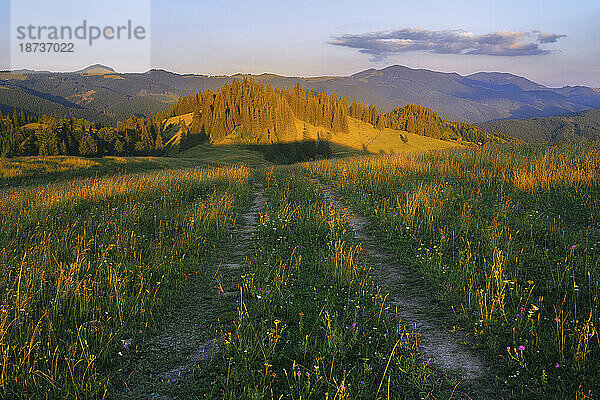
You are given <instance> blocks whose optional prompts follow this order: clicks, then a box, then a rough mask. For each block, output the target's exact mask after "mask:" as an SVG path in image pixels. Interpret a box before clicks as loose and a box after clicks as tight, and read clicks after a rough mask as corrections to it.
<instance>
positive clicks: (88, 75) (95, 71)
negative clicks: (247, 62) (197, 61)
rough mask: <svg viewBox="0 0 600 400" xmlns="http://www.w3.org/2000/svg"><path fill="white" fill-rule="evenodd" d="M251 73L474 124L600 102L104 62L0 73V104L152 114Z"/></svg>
mask: <svg viewBox="0 0 600 400" xmlns="http://www.w3.org/2000/svg"><path fill="white" fill-rule="evenodd" d="M243 77H250V78H252V79H254V80H258V81H264V82H266V83H270V84H271V85H272V86H273V87H276V88H292V87H293V86H294V84H295V83H296V82H300V83H301V85H302V86H303V87H304V88H306V89H312V90H314V91H315V92H318V91H324V92H327V93H336V94H338V95H340V96H345V97H346V98H347V99H348V101H349V102H351V101H352V100H354V99H356V100H358V101H361V102H362V103H363V104H364V103H366V104H373V105H375V106H377V107H378V109H379V110H380V111H382V112H385V111H388V110H391V109H392V108H395V107H398V106H402V105H405V104H418V105H422V106H426V107H430V108H433V109H435V110H437V111H438V113H439V114H440V115H441V116H442V117H444V118H445V119H449V120H458V121H463V122H470V123H481V122H486V121H494V120H503V119H522V118H532V117H549V116H558V115H564V114H568V113H574V112H579V111H583V110H587V109H590V108H600V89H596V88H590V87H586V86H565V87H562V88H549V87H546V86H543V85H541V84H539V83H536V82H533V81H531V80H528V79H526V78H524V77H520V76H516V75H512V74H508V73H499V72H479V73H475V74H472V75H467V76H463V75H459V74H457V73H444V72H436V71H430V70H426V69H412V68H408V67H404V66H399V65H394V66H390V67H387V68H383V69H368V70H366V71H362V72H359V73H356V74H353V75H350V76H343V77H328V76H324V77H311V78H301V77H286V76H280V75H274V74H261V75H247V74H236V75H231V76H206V75H195V74H177V73H174V72H169V71H165V70H159V69H152V70H150V71H147V72H144V73H118V72H116V71H114V69H112V68H110V67H107V66H103V65H100V64H96V65H92V66H90V67H88V68H85V69H82V70H79V71H75V72H67V73H56V72H49V71H30V70H20V71H10V72H2V73H0V111H2V112H3V113H8V112H12V110H13V109H15V108H17V109H24V111H26V112H28V113H32V114H37V115H39V114H57V115H68V114H72V115H74V116H77V117H83V118H87V119H90V120H98V121H101V122H104V123H114V121H116V120H119V119H123V118H127V117H130V116H132V115H137V116H149V115H153V114H155V113H156V112H159V111H163V110H166V109H168V108H169V107H171V106H173V105H174V104H175V103H176V101H177V98H178V97H179V96H181V95H186V94H189V93H193V92H197V91H202V90H208V89H210V90H213V91H215V90H218V89H219V88H220V87H222V86H223V85H225V84H226V83H230V82H231V81H232V80H234V79H241V78H243Z"/></svg>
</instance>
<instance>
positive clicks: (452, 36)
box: [0, 0, 600, 87]
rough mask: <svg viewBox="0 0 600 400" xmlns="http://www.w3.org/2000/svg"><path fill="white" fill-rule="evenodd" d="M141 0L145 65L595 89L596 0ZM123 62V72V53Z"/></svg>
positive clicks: (3, 15) (1, 19)
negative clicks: (475, 77)
mask: <svg viewBox="0 0 600 400" xmlns="http://www.w3.org/2000/svg"><path fill="white" fill-rule="evenodd" d="M40 1H41V0H40ZM87 1H88V2H89V3H99V2H97V1H94V2H92V1H90V0H87ZM147 1H151V13H150V15H151V23H150V25H151V57H150V64H151V67H153V68H163V69H166V70H170V71H175V72H179V73H198V74H206V75H229V74H234V73H238V72H242V73H263V72H269V73H276V74H281V75H288V76H321V75H329V76H341V75H349V74H352V73H356V72H359V71H362V70H365V69H368V68H384V67H386V66H389V65H394V64H400V65H405V66H408V67H412V68H426V69H431V70H436V71H443V72H458V73H460V74H463V75H465V74H470V73H474V72H479V71H500V72H510V73H513V74H517V75H521V76H525V77H527V78H529V79H531V80H534V81H536V82H539V83H542V84H545V85H548V86H554V87H557V86H563V85H578V84H581V85H587V86H593V87H600V29H599V28H600V23H599V21H600V1H598V0H572V1H548V0H545V1H542V0H518V1H513V0H508V1H503V0H496V1H490V0H477V1H472V0H446V1H433V0H418V1H417V0H411V1H401V0H390V1H388V0H370V1H354V0H345V1H337V0H333V1H328V0H318V1H315V0H303V1H296V0H285V1H284V0H279V1H271V0H221V1H214V0H211V1H205V0H202V1H184V0H147ZM81 2H83V3H85V2H86V0H82V1H81ZM8 3H9V0H0V9H1V10H5V9H6V8H8ZM109 8H110V7H109ZM62 11H63V10H61V12H62ZM108 11H109V12H112V13H114V12H115V10H114V9H109V10H108ZM7 15H10V14H9V13H7V12H0V67H2V65H1V62H2V61H4V64H7V60H6V59H7V58H8V56H7V52H6V48H7V46H8V41H7V37H8V36H9V34H8V30H9V28H8V26H9V25H10V21H9V19H10V17H8V16H7ZM97 62H99V63H103V60H97ZM81 67H83V66H81ZM130 68H133V66H130ZM120 69H121V70H122V71H123V72H130V71H126V70H127V69H128V65H127V60H126V59H124V60H122V63H121V64H120Z"/></svg>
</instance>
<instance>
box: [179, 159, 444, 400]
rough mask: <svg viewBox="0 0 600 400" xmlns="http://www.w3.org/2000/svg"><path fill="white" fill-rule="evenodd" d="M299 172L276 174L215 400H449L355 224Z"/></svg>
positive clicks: (227, 334)
mask: <svg viewBox="0 0 600 400" xmlns="http://www.w3.org/2000/svg"><path fill="white" fill-rule="evenodd" d="M296 171H297V170H294V169H291V170H285V169H284V170H281V169H280V170H275V171H273V170H271V171H268V172H267V189H266V193H267V196H268V204H267V207H266V210H265V211H264V213H263V214H262V216H261V220H260V224H259V230H258V232H257V236H256V238H255V241H254V244H255V255H254V256H253V257H251V258H250V265H249V267H248V270H247V271H246V273H245V275H244V276H242V279H243V281H242V283H241V284H240V287H239V293H238V296H237V298H238V300H240V302H239V307H238V313H237V315H236V317H235V320H234V321H233V323H232V324H231V326H230V327H229V330H225V331H224V333H223V336H224V343H225V346H224V353H223V354H222V359H221V362H220V364H219V365H218V368H215V369H211V371H218V372H213V373H215V374H217V376H216V377H215V378H214V379H215V380H216V381H217V382H218V384H217V385H216V386H215V387H214V388H213V393H212V394H211V395H212V396H213V397H215V398H226V399H239V398H261V399H262V398H276V399H279V398H294V399H309V398H320V399H350V398H356V399H362V398H381V399H388V398H389V399H393V398H426V397H428V396H432V395H436V396H439V395H441V396H442V398H444V397H446V398H447V397H448V396H449V393H450V392H451V390H452V388H453V386H452V385H450V384H449V383H448V382H446V383H444V382H445V381H444V380H443V379H442V378H440V377H439V376H438V375H437V374H434V372H433V370H432V369H430V368H429V367H428V366H426V360H425V359H423V358H422V357H421V355H420V352H419V344H418V340H417V335H415V333H414V332H413V331H412V330H410V328H409V329H407V328H406V327H405V326H404V325H403V324H402V323H401V322H400V321H398V318H397V316H396V315H394V312H393V308H392V307H390V304H389V303H387V302H386V293H385V291H383V290H382V289H381V287H379V286H378V285H377V284H376V283H375V282H374V280H373V278H372V277H371V274H370V271H369V267H368V264H365V263H364V258H363V256H362V250H361V248H360V245H359V244H358V243H356V241H355V239H354V238H353V236H352V234H351V231H350V230H349V228H348V225H347V224H346V221H345V220H344V218H343V217H341V216H340V214H339V213H338V212H337V211H336V210H335V209H334V208H333V207H332V205H330V204H329V203H328V202H327V201H326V200H325V198H324V196H323V194H322V193H321V192H320V191H319V190H318V189H317V188H316V187H315V186H312V185H311V184H310V183H309V182H308V181H307V180H306V179H303V178H298V177H295V176H294V175H296V173H295V172H296ZM219 374H220V375H219ZM205 393H206V392H202V391H201V392H198V393H193V392H192V393H189V392H188V393H186V394H187V395H190V396H194V395H197V396H199V397H201V396H202V395H203V394H205ZM209 397H210V396H209ZM438 398H439V397H438Z"/></svg>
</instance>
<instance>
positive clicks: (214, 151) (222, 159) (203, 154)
mask: <svg viewBox="0 0 600 400" xmlns="http://www.w3.org/2000/svg"><path fill="white" fill-rule="evenodd" d="M176 157H177V158H182V159H188V160H194V159H195V160H202V161H203V162H206V163H209V164H213V165H232V164H237V163H242V164H245V165H247V166H249V167H256V166H258V165H260V164H263V165H267V164H270V163H269V162H268V161H266V160H265V157H264V155H263V154H262V153H261V152H259V151H254V150H249V149H248V148H246V146H244V145H211V144H204V145H198V146H195V147H193V148H191V149H188V150H185V151H183V152H181V153H178V154H177V155H176Z"/></svg>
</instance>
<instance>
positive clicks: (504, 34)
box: [328, 28, 566, 61]
mask: <svg viewBox="0 0 600 400" xmlns="http://www.w3.org/2000/svg"><path fill="white" fill-rule="evenodd" d="M536 36H537V39H536V40H532V39H533V38H535V37H536ZM565 36H566V35H562V34H557V33H545V32H540V31H532V32H518V31H517V32H510V31H501V32H493V33H487V34H483V35H476V34H474V33H471V32H466V31H463V30H441V31H430V30H426V29H419V28H404V29H401V30H397V31H391V32H368V33H360V34H348V35H342V36H337V37H334V38H333V39H332V40H330V41H329V42H328V43H330V44H333V45H336V46H344V47H350V48H353V49H358V51H359V52H361V53H363V54H369V55H371V56H372V57H373V58H372V60H371V61H381V60H383V59H385V58H386V57H388V56H390V55H394V54H400V53H405V52H409V51H429V52H432V53H437V54H468V55H476V54H479V55H489V56H511V57H513V56H532V55H540V54H547V53H549V50H546V49H543V48H541V47H540V45H542V44H546V43H555V42H556V41H558V39H560V38H563V37H565Z"/></svg>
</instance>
